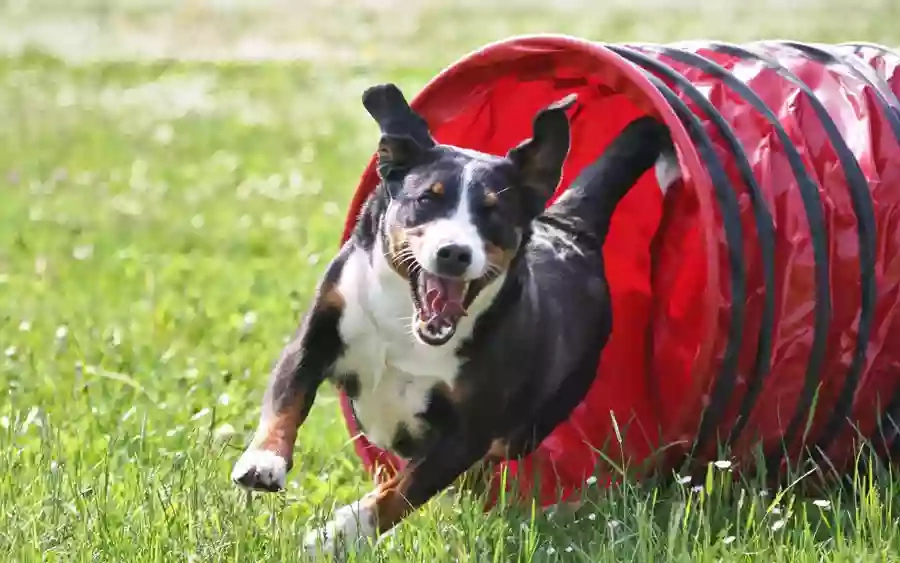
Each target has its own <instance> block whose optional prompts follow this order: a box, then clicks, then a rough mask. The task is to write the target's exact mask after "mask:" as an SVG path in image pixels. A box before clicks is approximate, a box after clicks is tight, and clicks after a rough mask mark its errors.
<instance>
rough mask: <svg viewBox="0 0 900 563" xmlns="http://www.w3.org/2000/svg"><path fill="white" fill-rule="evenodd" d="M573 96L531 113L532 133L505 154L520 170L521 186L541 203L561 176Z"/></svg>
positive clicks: (566, 152)
mask: <svg viewBox="0 0 900 563" xmlns="http://www.w3.org/2000/svg"><path fill="white" fill-rule="evenodd" d="M575 100H576V95H575V94H569V95H568V96H566V97H565V98H563V99H561V100H558V101H556V102H553V103H552V104H550V105H548V106H546V107H544V108H543V109H541V110H540V111H538V112H537V114H536V115H535V116H534V121H533V122H532V126H531V127H532V135H531V138H530V139H527V140H525V141H523V142H522V143H521V144H519V145H518V146H517V147H515V148H513V149H511V150H510V151H509V153H508V154H507V158H509V159H510V160H511V161H512V162H513V164H515V166H516V168H518V170H519V174H520V177H521V179H522V185H523V186H524V187H525V188H527V189H529V190H532V191H533V192H534V195H535V196H537V197H539V198H541V199H542V200H543V201H544V202H546V201H547V200H548V199H550V196H552V195H553V192H554V191H556V187H557V186H558V185H559V181H560V179H561V178H562V167H563V163H564V162H565V161H566V156H567V155H568V154H569V143H570V139H569V118H568V116H567V115H566V110H568V109H569V108H570V107H572V105H574V104H575Z"/></svg>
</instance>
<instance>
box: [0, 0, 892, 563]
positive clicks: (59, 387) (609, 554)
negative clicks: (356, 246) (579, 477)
mask: <svg viewBox="0 0 900 563" xmlns="http://www.w3.org/2000/svg"><path fill="white" fill-rule="evenodd" d="M233 4H234V7H233V8H232V9H230V10H227V9H225V8H222V9H214V8H213V7H210V5H207V4H203V3H199V2H195V3H185V4H184V5H179V6H180V7H179V8H178V9H176V8H175V5H174V4H168V3H166V2H164V1H160V2H149V1H146V2H131V3H119V6H118V7H116V6H115V5H113V4H112V3H104V2H100V1H99V0H92V1H88V0H84V1H81V2H72V3H63V2H59V1H57V2H48V1H44V2H18V3H10V4H9V5H8V6H5V7H0V30H2V31H3V34H2V35H3V37H4V43H3V44H2V45H0V52H2V54H0V123H2V127H0V146H2V147H3V149H2V150H0V350H2V351H3V352H4V353H3V355H2V356H0V381H2V384H3V385H2V386H3V388H5V389H7V392H6V394H5V395H4V396H3V398H2V400H0V554H3V555H0V560H3V561H10V562H23V563H24V562H31V561H66V562H68V561H73V562H75V561H92V562H93V561H97V562H105V561H109V562H121V561H141V562H155V561H166V562H172V561H286V560H287V561H291V560H295V559H296V557H297V549H298V547H299V541H300V538H301V537H302V535H303V533H304V531H305V530H307V528H308V523H309V520H310V519H311V518H312V519H313V520H315V519H316V518H321V517H322V516H323V514H324V512H326V511H327V510H328V509H329V508H330V507H331V506H332V505H333V504H334V503H345V502H348V501H350V500H353V499H354V498H356V497H358V496H359V495H360V494H361V493H363V492H365V491H366V490H367V489H368V487H369V480H368V478H367V477H366V476H365V475H364V473H363V471H362V469H361V467H360V465H359V463H358V460H357V458H356V457H355V455H354V454H353V452H352V449H351V447H350V445H349V443H348V436H347V434H346V431H345V429H344V427H343V426H342V424H341V423H340V422H339V418H338V406H337V403H336V399H335V396H334V395H333V394H332V393H330V392H325V393H324V394H323V395H322V396H320V398H319V400H318V403H317V407H316V409H314V411H313V415H312V417H311V419H310V421H309V422H308V423H307V425H306V426H305V427H304V428H303V430H302V433H301V437H300V440H299V444H298V451H297V466H296V467H295V469H294V470H293V472H292V473H291V475H290V482H289V487H288V490H287V492H286V493H285V494H283V495H268V496H254V497H252V498H248V497H247V496H246V495H244V494H242V493H240V492H239V491H237V490H236V489H235V488H234V487H233V486H232V485H231V483H230V482H229V480H228V475H229V472H230V468H231V465H232V463H233V462H234V461H235V460H236V458H237V456H238V454H239V453H240V448H241V446H242V445H243V444H244V443H245V441H246V440H247V438H248V436H249V433H250V432H251V431H252V429H253V426H254V423H255V421H256V417H257V414H258V410H257V409H258V404H259V400H260V397H261V394H262V390H263V386H264V384H265V380H266V374H267V372H268V369H269V368H270V366H271V363H272V361H273V360H274V359H275V357H276V355H277V353H278V352H279V350H280V347H281V346H282V344H283V342H284V340H285V338H286V337H287V335H288V334H290V333H291V332H292V331H293V329H294V327H295V324H296V320H297V318H298V317H299V315H300V314H301V312H302V309H303V307H304V306H305V304H306V303H307V301H308V298H309V295H310V290H311V289H312V287H313V284H314V281H315V280H316V278H317V276H318V275H319V273H320V272H321V268H322V266H323V265H324V263H325V262H326V261H327V258H328V256H329V255H330V254H331V253H332V252H334V251H335V249H336V244H337V241H338V236H339V230H340V225H341V223H342V221H343V214H344V209H345V206H346V205H347V202H348V201H349V197H350V195H351V193H352V191H353V189H354V187H355V184H356V180H357V179H358V176H359V174H360V172H361V171H362V169H363V167H364V165H365V163H366V161H367V159H368V157H369V155H370V154H371V151H372V150H373V147H374V145H373V143H374V139H375V134H376V129H375V127H374V125H373V124H371V123H370V122H369V119H368V117H367V116H366V115H365V113H364V111H363V109H362V107H361V105H360V104H359V94H360V92H361V91H362V89H363V88H364V87H365V86H367V85H369V84H372V83H374V82H378V81H384V80H392V81H395V82H397V83H398V84H400V85H401V87H403V88H404V89H405V90H406V91H407V92H409V93H410V94H411V93H413V92H415V91H417V90H418V89H419V88H421V86H422V85H423V84H424V83H425V82H426V81H427V80H428V79H429V78H430V77H431V76H433V75H434V74H435V73H436V72H437V71H438V70H439V69H440V68H442V67H443V66H445V65H446V64H448V63H450V62H452V61H453V60H455V59H456V58H458V57H459V56H461V55H462V54H464V53H465V52H467V51H468V50H470V49H472V48H475V47H477V46H479V45H481V44H483V43H486V42H488V41H492V40H496V39H498V38H501V37H503V36H505V35H509V34H512V33H524V32H537V31H553V32H562V33H571V34H575V35H580V36H584V37H588V38H594V39H601V40H605V41H619V40H621V41H624V40H635V39H644V40H652V41H666V40H675V39H682V38H697V37H711V36H715V37H722V38H726V39H731V40H736V41H738V40H743V39H749V38H752V37H764V36H765V37H779V36H782V37H784V36H787V37H791V38H796V39H811V40H820V41H840V40H849V39H864V40H871V41H880V42H884V43H887V44H897V43H900V33H898V32H897V31H896V26H895V25H893V23H892V22H895V21H897V18H896V17H892V16H897V15H900V13H898V8H897V7H896V6H895V5H894V4H893V3H892V2H889V1H887V0H864V1H853V2H851V1H849V0H846V1H843V0H842V1H839V2H832V3H829V4H828V7H827V8H823V7H821V3H797V4H791V5H787V6H785V5H782V6H780V7H779V6H778V4H777V3H772V5H768V4H766V6H765V7H762V6H756V7H753V6H746V7H745V6H741V5H738V4H737V3H733V4H719V5H718V7H711V5H706V7H705V9H702V10H700V9H696V7H697V6H698V5H699V4H700V3H699V2H698V1H694V2H690V3H688V4H689V6H693V8H691V9H690V10H685V9H684V8H683V7H679V6H678V5H670V4H668V3H665V2H662V3H659V2H657V3H652V2H650V1H649V0H641V1H639V2H636V3H612V4H610V5H604V7H599V5H595V4H593V3H577V2H570V3H567V4H565V5H562V6H560V7H556V8H554V7H548V6H546V5H544V4H545V3H542V4H537V3H529V2H527V1H526V0H516V1H514V2H509V3H506V4H502V5H501V4H500V3H496V4H488V3H481V4H483V5H481V6H479V5H478V4H477V3H474V2H464V3H459V4H456V5H453V6H450V5H443V4H442V3H437V2H425V1H418V2H414V3H410V4H409V5H408V6H406V7H404V8H402V9H400V8H398V7H397V6H398V4H396V3H391V2H384V3H382V4H381V5H378V6H376V5H373V4H371V3H363V2H360V1H355V2H349V3H341V6H342V8H340V9H338V8H335V7H334V5H329V4H326V3H323V2H318V3H316V2H305V3H302V6H301V7H296V6H295V7H290V6H289V5H288V4H277V5H276V4H272V6H274V7H266V6H263V7H259V6H256V7H254V6H253V5H251V4H248V3H243V2H235V3H233ZM122 6H124V7H122ZM329 6H331V7H329ZM682 6H684V5H682ZM773 11H774V12H773ZM651 13H652V14H653V15H652V16H651V15H649V14H651ZM401 16H402V17H401ZM737 22H740V25H736V23H737ZM223 30H224V31H223ZM249 39H253V40H254V41H256V42H255V43H253V42H250V41H249ZM248 45H256V46H257V48H256V50H254V48H251V47H248ZM260 45H261V47H260ZM260 49H262V50H263V51H264V53H263V55H265V56H263V57H260V56H259V53H258V51H259V50H260ZM200 59H216V60H200ZM251 59H254V60H251ZM729 476H730V473H729V470H727V469H719V468H716V467H715V466H711V467H710V471H709V473H708V474H707V476H706V480H705V481H703V482H694V483H690V484H684V483H677V482H674V483H673V482H672V481H673V480H672V479H668V480H667V481H666V482H664V483H660V484H658V486H650V485H648V484H644V485H638V484H636V483H632V482H629V483H628V484H626V485H624V486H622V487H619V488H616V489H613V490H600V489H599V488H598V487H592V488H589V489H590V490H589V491H588V492H587V493H586V499H585V500H586V502H585V504H584V505H583V506H582V508H580V509H579V510H577V511H575V512H573V513H569V512H565V511H559V512H555V513H550V514H540V513H535V512H533V511H532V510H530V508H529V507H527V506H504V507H501V508H500V509H498V510H496V511H494V512H492V513H490V514H488V515H483V514H482V513H481V511H480V509H479V506H478V505H477V504H476V503H475V502H473V501H472V500H470V499H461V500H460V501H459V502H457V503H455V504H452V505H445V504H439V503H433V505H430V506H428V507H427V508H426V509H424V510H423V511H421V512H420V513H418V514H416V515H415V516H413V517H412V518H410V519H409V520H408V522H407V523H406V524H404V525H403V526H401V527H400V528H399V529H398V531H397V533H396V534H395V535H394V536H393V537H392V538H390V539H388V540H387V541H385V542H384V543H383V544H382V545H381V546H380V547H379V548H378V549H377V550H373V551H370V552H368V553H365V554H363V555H361V556H360V557H359V558H358V559H357V560H359V561H408V560H410V559H411V558H412V559H414V560H416V561H460V562H466V561H472V562H475V561H479V562H480V561H495V562H506V561H542V562H543V561H567V562H568V561H600V560H603V561H607V560H609V561H612V560H632V561H655V560H665V561H692V562H694V561H745V560H759V561H791V562H795V561H796V562H807V561H809V562H811V561H824V560H829V561H888V560H894V559H896V558H897V557H898V556H897V555H896V554H897V553H898V549H900V538H898V536H897V533H896V529H897V526H896V521H897V520H896V519H897V517H898V514H896V513H894V512H893V505H892V502H893V497H894V496H895V492H894V491H896V490H897V489H896V488H895V485H894V483H893V481H892V479H891V478H890V475H889V474H887V472H885V471H881V472H878V473H877V474H876V473H871V474H870V473H862V474H860V475H857V476H856V485H857V486H856V488H855V492H854V493H853V494H849V493H847V492H846V491H840V490H831V491H830V492H829V493H828V494H827V495H826V496H822V497H821V498H819V499H818V501H816V502H813V501H814V500H816V499H810V498H801V497H797V496H794V495H793V494H792V491H791V490H790V489H789V490H787V491H781V492H778V491H771V492H770V493H769V494H768V495H767V496H766V495H765V491H764V490H762V489H761V488H760V487H759V486H758V485H755V484H753V483H743V482H738V483H732V482H731V480H730V478H729ZM811 478H813V477H805V479H811ZM798 479H800V476H798Z"/></svg>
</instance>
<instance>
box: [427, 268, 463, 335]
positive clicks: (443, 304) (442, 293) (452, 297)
mask: <svg viewBox="0 0 900 563" xmlns="http://www.w3.org/2000/svg"><path fill="white" fill-rule="evenodd" d="M424 276H425V302H426V303H427V307H428V308H429V309H430V310H431V311H430V312H431V314H432V315H434V316H435V317H438V318H439V319H440V320H442V321H447V322H454V323H455V322H456V321H458V320H459V318H460V317H463V316H465V314H466V309H465V307H463V299H464V298H465V296H464V295H463V291H465V288H466V284H465V282H463V281H462V280H451V279H447V278H442V277H439V276H434V275H431V274H428V273H425V274H424Z"/></svg>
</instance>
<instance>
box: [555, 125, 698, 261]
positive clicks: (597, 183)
mask: <svg viewBox="0 0 900 563" xmlns="http://www.w3.org/2000/svg"><path fill="white" fill-rule="evenodd" d="M651 167H655V171H656V177H657V180H658V182H659V186H660V188H661V189H662V190H663V193H665V191H666V190H667V189H668V188H669V186H671V185H672V184H674V183H675V182H676V181H677V180H678V179H679V178H680V177H681V169H680V168H679V166H678V160H677V158H676V156H675V148H674V146H673V145H672V138H671V136H670V134H669V130H668V129H667V128H666V126H665V125H664V124H663V123H662V122H660V121H659V120H657V119H654V118H652V117H640V118H638V119H636V120H634V121H632V122H631V123H629V124H628V125H627V126H626V127H625V129H623V130H622V132H621V133H619V135H618V136H617V137H616V138H615V139H613V141H612V142H611V143H610V144H609V146H608V147H606V150H604V151H603V154H602V155H600V158H598V159H597V160H596V161H595V162H593V163H592V164H591V165H589V166H587V167H585V168H584V170H582V172H581V174H579V175H578V177H577V178H575V180H574V181H573V182H572V185H571V186H569V188H568V189H567V190H566V191H565V193H563V194H562V195H561V196H560V197H559V198H558V199H557V200H556V201H555V202H554V203H553V205H552V206H551V207H550V208H549V209H548V210H547V213H548V214H551V215H557V216H560V217H566V218H570V219H574V220H576V221H578V222H581V223H582V224H584V225H585V226H586V227H588V228H589V229H591V231H592V232H593V233H594V234H595V235H596V236H597V237H598V238H599V239H600V242H601V244H602V243H603V241H604V240H605V239H606V234H607V233H608V232H609V223H610V220H611V219H612V215H613V213H614V212H615V210H616V206H617V205H618V204H619V201H620V200H621V199H622V198H623V197H625V194H626V193H628V191H629V190H630V189H631V187H632V186H634V184H635V183H637V181H638V180H639V179H640V178H641V176H643V175H644V173H645V172H646V171H647V170H649V169H650V168H651Z"/></svg>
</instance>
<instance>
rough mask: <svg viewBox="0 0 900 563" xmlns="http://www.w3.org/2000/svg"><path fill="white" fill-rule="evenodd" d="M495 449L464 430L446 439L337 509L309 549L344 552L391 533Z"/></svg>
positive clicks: (310, 536) (311, 540)
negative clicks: (364, 493) (359, 496)
mask: <svg viewBox="0 0 900 563" xmlns="http://www.w3.org/2000/svg"><path fill="white" fill-rule="evenodd" d="M490 445H491V442H490V438H488V437H486V436H472V435H471V434H466V433H465V432H463V431H462V429H458V430H457V431H454V432H453V433H451V434H447V435H445V436H444V437H442V438H441V439H439V440H438V441H437V442H436V443H435V444H434V446H433V447H432V448H431V449H430V450H429V452H428V453H427V454H426V455H424V456H423V457H421V458H418V459H413V460H411V461H410V462H409V464H408V465H407V466H406V467H404V469H403V470H402V471H400V472H399V473H397V474H396V475H394V476H393V477H392V478H391V479H389V480H388V481H386V482H384V483H382V484H379V485H378V486H376V487H375V490H374V491H372V492H371V493H368V494H367V495H365V496H363V497H362V498H361V499H359V500H358V501H356V502H354V503H352V504H350V505H347V506H344V507H342V508H339V509H338V510H336V511H335V513H334V515H333V517H332V519H331V521H330V522H328V523H327V524H326V525H325V526H324V527H323V528H320V529H318V530H314V531H312V532H310V533H309V534H307V536H306V538H305V539H304V549H305V551H306V552H307V553H309V554H315V553H320V552H328V553H340V552H341V551H342V549H353V548H355V547H357V545H358V542H364V541H367V540H368V539H370V538H372V539H373V538H377V537H378V536H380V535H381V534H383V533H385V532H387V531H389V530H391V529H392V528H393V527H394V526H396V525H397V524H398V523H399V522H400V521H401V520H402V519H403V518H405V517H406V516H407V515H408V514H409V513H411V512H413V511H414V510H416V509H418V508H419V507H420V506H422V505H423V504H425V503H426V502H428V500H430V499H431V498H432V497H433V496H435V495H436V494H438V493H439V492H440V491H442V490H444V489H446V488H447V487H449V486H450V485H452V484H453V482H454V481H456V479H457V478H459V477H460V476H461V475H462V474H463V473H465V471H466V470H467V469H469V468H470V467H471V466H472V465H474V464H475V463H476V462H477V461H479V460H480V459H481V458H482V457H484V455H485V452H487V451H488V449H489V448H490Z"/></svg>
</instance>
